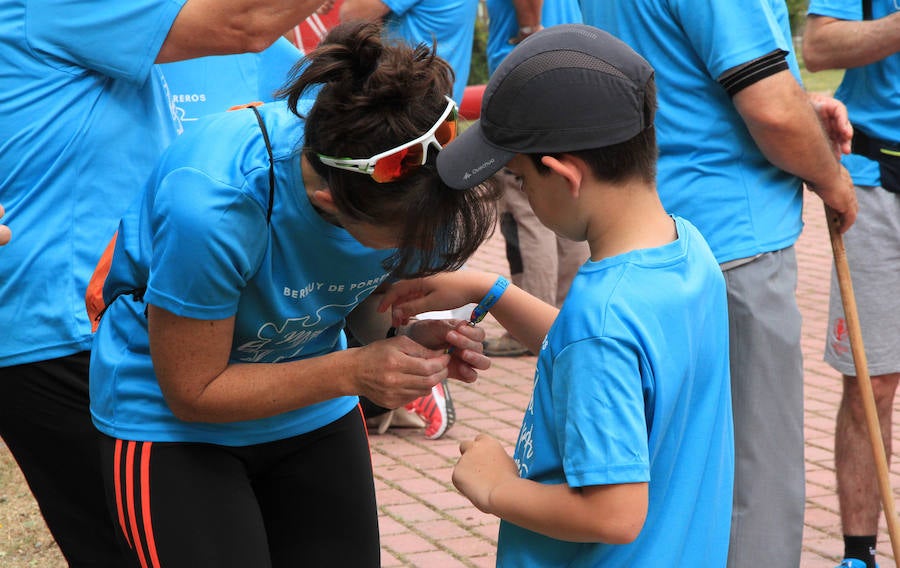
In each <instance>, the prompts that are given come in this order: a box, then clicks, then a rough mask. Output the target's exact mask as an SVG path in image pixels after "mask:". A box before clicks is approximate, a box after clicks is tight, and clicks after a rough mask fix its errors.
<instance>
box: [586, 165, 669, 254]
mask: <svg viewBox="0 0 900 568" xmlns="http://www.w3.org/2000/svg"><path fill="white" fill-rule="evenodd" d="M593 193H594V195H593V198H592V199H591V200H590V201H589V202H588V203H586V205H587V206H588V207H589V211H588V216H587V221H588V225H587V242H588V245H589V246H590V250H591V260H594V261H598V260H602V259H604V258H609V257H612V256H617V255H620V254H625V253H627V252H631V251H633V250H639V249H649V248H656V247H660V246H663V245H666V244H668V243H671V242H673V241H675V240H676V239H677V238H678V233H677V231H676V229H675V221H674V220H673V219H672V217H670V216H669V214H668V213H666V210H665V209H664V208H663V206H662V203H661V202H660V200H659V195H658V194H657V193H656V188H655V187H653V186H651V185H648V184H646V183H643V182H636V181H630V182H627V183H624V184H617V185H604V186H602V187H598V188H597V191H595V192H593Z"/></svg>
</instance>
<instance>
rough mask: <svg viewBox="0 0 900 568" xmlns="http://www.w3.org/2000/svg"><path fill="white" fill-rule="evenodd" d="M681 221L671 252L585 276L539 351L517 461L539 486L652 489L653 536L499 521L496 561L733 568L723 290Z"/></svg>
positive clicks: (617, 262)
mask: <svg viewBox="0 0 900 568" xmlns="http://www.w3.org/2000/svg"><path fill="white" fill-rule="evenodd" d="M676 221H677V228H678V235H679V239H678V240H677V241H675V242H673V243H670V244H668V245H665V246H662V247H658V248H653V249H644V250H638V251H632V252H629V253H626V254H623V255H619V256H616V257H612V258H607V259H604V260H601V261H599V262H591V261H588V262H587V263H586V264H585V265H584V266H583V267H582V268H581V270H580V271H579V273H578V275H577V276H576V278H575V280H574V281H573V282H572V286H571V288H570V291H569V295H568V297H567V298H566V300H565V303H564V304H563V306H562V308H561V310H560V313H559V316H558V317H557V319H556V321H555V322H554V324H553V326H552V328H551V329H550V331H549V333H548V335H547V338H546V339H545V341H544V344H543V345H542V347H541V351H540V353H539V357H538V363H537V368H536V372H535V380H534V391H533V394H532V400H531V403H530V404H529V406H528V409H527V411H526V413H525V417H524V419H523V422H522V428H521V431H520V435H519V439H518V443H517V445H516V449H515V453H514V459H515V461H516V463H517V464H518V467H519V472H520V475H521V476H522V477H524V478H527V479H531V480H534V481H537V482H540V483H545V484H560V483H567V484H568V485H569V486H571V487H586V486H593V485H609V484H620V483H635V482H649V484H650V503H649V510H648V514H647V519H646V522H645V524H644V527H643V530H642V532H641V533H640V535H639V536H638V538H637V539H636V540H635V541H634V542H633V543H631V544H627V545H608V544H600V543H597V544H590V543H571V542H564V541H560V540H556V539H553V538H549V537H545V536H542V535H539V534H537V533H533V532H530V531H528V530H525V529H523V528H521V527H518V526H516V525H514V524H512V523H508V522H501V525H500V539H499V544H498V551H497V565H498V566H501V567H504V568H506V567H510V568H512V567H521V566H540V567H541V568H550V567H557V566H559V567H562V566H567V567H569V566H574V567H593V566H604V567H622V568H625V567H634V566H724V565H725V559H726V555H727V550H728V539H729V533H730V519H731V495H732V478H733V475H734V442H733V431H732V426H731V424H732V417H731V389H730V378H729V370H728V321H727V307H726V298H725V282H724V279H723V277H722V273H721V270H720V269H719V267H718V265H717V263H716V262H715V259H714V258H713V256H712V253H711V252H710V250H709V247H708V246H707V244H706V243H705V241H704V240H703V238H702V237H701V236H700V234H699V232H698V231H697V230H696V229H695V228H694V227H693V226H692V225H690V224H689V223H687V222H686V221H684V220H681V219H677V218H676ZM685 511H693V513H692V514H690V515H687V514H684V512H685ZM597 514H598V515H603V514H605V513H604V511H598V512H597Z"/></svg>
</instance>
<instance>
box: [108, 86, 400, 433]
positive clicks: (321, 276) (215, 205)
mask: <svg viewBox="0 0 900 568" xmlns="http://www.w3.org/2000/svg"><path fill="white" fill-rule="evenodd" d="M260 112H261V113H262V115H263V117H264V119H265V122H266V127H267V130H268V132H269V136H270V137H271V140H272V144H273V152H274V155H275V173H276V191H275V202H274V203H275V204H274V210H273V214H272V219H271V224H270V225H267V224H266V207H267V203H268V195H269V185H268V157H267V155H266V149H265V145H264V143H263V140H262V135H261V132H260V129H259V126H258V125H257V122H256V118H255V117H254V115H253V113H252V111H250V110H239V111H233V112H229V113H222V114H217V115H211V116H210V117H209V119H208V120H207V119H205V120H203V121H200V122H198V123H197V127H196V128H195V129H194V130H192V131H189V132H187V133H185V134H184V135H183V136H181V137H180V138H179V139H178V140H176V141H175V142H174V143H173V144H172V146H171V147H170V148H169V151H168V152H167V153H166V155H165V156H164V159H163V161H162V162H161V166H160V168H159V169H158V171H157V172H156V174H155V175H154V176H153V178H152V179H151V182H150V185H149V187H148V190H147V193H146V195H145V196H144V198H143V199H142V200H141V201H140V202H139V203H137V204H136V207H135V208H134V209H132V210H131V211H129V214H128V215H127V216H126V217H125V218H124V219H123V221H122V224H121V226H120V231H119V239H120V240H119V241H118V242H117V250H116V256H115V258H114V260H113V267H112V269H111V271H110V275H109V279H108V281H107V289H108V290H114V289H120V290H127V289H129V288H134V287H135V284H136V283H138V284H139V283H141V282H146V283H147V291H146V295H145V300H146V302H147V303H150V304H153V305H155V306H158V307H161V308H163V309H166V310H168V311H170V312H172V313H174V314H176V315H180V316H184V317H189V318H196V319H210V320H212V319H221V318H226V317H230V316H234V317H235V332H234V341H233V348H232V352H231V360H232V361H233V362H246V363H279V362H285V361H292V360H296V359H303V358H307V357H313V356H316V355H321V354H325V353H329V352H332V351H336V350H340V349H343V348H344V347H345V345H346V341H345V338H344V335H343V331H342V329H343V324H344V317H345V316H346V314H347V313H348V312H349V311H350V310H352V309H353V307H355V306H356V305H357V304H358V303H359V302H360V301H362V300H363V299H364V298H365V297H366V296H368V294H370V293H371V292H372V290H374V289H375V288H376V287H377V286H378V284H380V283H381V282H383V281H384V280H385V279H386V274H385V271H384V269H383V268H382V265H381V263H382V261H383V260H384V259H385V258H386V257H387V256H388V255H389V254H390V253H391V252H393V251H376V250H373V249H369V248H366V247H364V246H363V245H361V244H360V243H358V242H357V241H356V240H354V239H353V238H352V237H351V236H350V234H349V233H347V232H346V231H345V230H343V229H341V228H339V227H336V226H334V225H331V224H329V223H327V222H326V221H324V220H323V219H322V218H321V217H320V216H319V215H318V214H317V213H316V212H315V211H314V210H313V208H312V206H311V205H310V203H309V200H308V198H307V196H306V192H305V189H304V186H303V182H302V179H301V172H300V167H299V164H300V162H299V153H298V152H299V148H300V147H301V146H302V138H303V123H302V121H301V120H300V119H298V118H297V117H296V116H294V115H293V114H292V113H291V112H290V111H289V110H288V109H287V107H286V105H285V104H284V103H282V102H276V103H271V104H267V105H264V106H263V107H260ZM147 275H149V278H148V277H147ZM144 308H145V305H144V304H142V303H137V302H135V301H133V299H132V298H131V297H130V296H124V297H121V298H119V299H118V300H116V301H115V302H113V303H112V305H111V306H110V308H109V309H108V311H107V313H106V314H105V315H104V316H103V320H102V321H101V324H100V328H99V330H98V332H97V340H96V346H95V349H94V352H93V358H92V362H91V394H92V401H91V402H92V404H91V410H92V413H93V417H94V421H95V424H96V425H97V427H98V428H99V429H100V430H102V431H103V432H105V433H107V434H109V435H110V436H114V437H119V438H125V439H138V440H150V441H196V442H210V443H218V444H224V445H247V444H256V443H262V442H267V441H271V440H276V439H282V438H286V437H289V436H294V435H297V434H302V433H305V432H308V431H311V430H314V429H316V428H319V427H321V426H323V425H325V424H328V423H330V422H332V421H333V420H335V419H337V418H339V417H340V416H343V415H344V414H346V413H347V412H349V411H350V410H351V409H352V408H353V407H354V406H355V405H356V404H357V398H356V397H342V398H338V399H333V400H329V401H326V402H322V403H319V404H316V405H312V406H309V407H306V408H302V409H299V410H295V411H292V412H288V413H285V414H281V415H278V416H274V417H271V418H266V419H262V420H252V421H245V422H235V423H228V424H197V423H185V422H181V421H179V420H178V419H176V418H175V417H174V416H173V415H172V414H171V412H170V411H169V409H168V406H167V405H166V403H165V400H164V399H163V397H162V393H161V392H160V389H159V384H158V382H157V380H156V378H155V376H154V374H153V368H152V362H151V360H150V357H149V351H148V345H147V343H148V338H147V321H146V317H145V316H144Z"/></svg>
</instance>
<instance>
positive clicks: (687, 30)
mask: <svg viewBox="0 0 900 568" xmlns="http://www.w3.org/2000/svg"><path fill="white" fill-rule="evenodd" d="M582 12H583V15H584V22H585V23H586V24H590V25H593V26H596V27H598V28H601V29H603V30H606V31H608V32H610V33H611V34H613V35H615V36H616V37H618V38H620V39H621V40H622V41H624V42H625V43H627V44H628V45H630V46H631V47H632V48H634V50H635V51H637V52H638V53H640V54H641V55H642V56H643V57H644V58H645V59H647V61H649V62H650V64H651V65H652V66H653V67H654V68H655V69H656V75H655V77H656V83H657V97H658V102H659V107H658V110H657V113H656V133H657V141H658V143H659V151H660V156H659V175H658V180H659V188H660V189H659V193H660V198H661V199H662V202H663V205H664V206H665V208H666V210H667V211H669V212H671V213H673V214H676V215H680V216H682V217H684V218H686V219H688V220H689V221H690V222H691V223H693V224H694V225H695V226H696V227H697V228H698V229H700V232H701V233H702V234H703V236H704V237H705V238H706V240H707V242H708V243H709V245H710V248H712V251H713V253H714V254H715V255H716V259H717V260H718V261H719V262H720V263H722V262H727V261H729V260H735V259H739V258H747V257H751V256H754V255H756V254H760V253H765V252H771V251H774V250H780V249H783V248H785V247H788V246H791V245H792V244H794V242H795V241H796V240H797V237H798V236H799V235H800V231H801V229H802V227H803V222H802V216H801V208H802V201H803V199H802V198H803V194H802V186H801V182H800V180H799V179H798V178H797V177H795V176H793V175H791V174H789V173H787V172H784V171H782V170H780V169H778V168H777V167H775V166H774V165H772V164H771V163H770V162H769V161H768V159H767V158H766V157H765V155H763V153H762V151H760V150H759V148H758V146H757V145H756V142H755V141H754V140H753V138H752V137H751V136H750V132H749V131H748V129H747V126H746V125H745V123H744V121H743V120H742V119H741V116H740V114H739V113H738V112H737V109H736V108H735V106H734V103H733V101H732V100H731V98H730V97H729V96H728V93H727V92H726V91H725V89H724V88H723V87H722V86H721V85H720V84H719V83H718V82H717V80H716V79H717V78H718V77H720V76H721V75H722V74H723V73H724V72H725V71H728V70H729V69H732V68H734V67H737V66H739V65H742V64H745V63H748V62H750V61H753V60H755V59H757V58H759V57H762V56H764V55H766V54H769V53H771V52H773V51H775V50H784V51H787V52H789V54H788V63H789V65H790V67H791V70H792V72H793V73H794V74H795V76H796V77H797V78H798V80H799V70H798V67H797V62H796V59H795V57H794V54H793V47H792V42H791V34H790V26H789V22H788V13H787V8H786V6H785V4H784V2H782V1H781V0H747V1H742V2H734V1H733V0H627V1H625V0H604V1H603V2H582Z"/></svg>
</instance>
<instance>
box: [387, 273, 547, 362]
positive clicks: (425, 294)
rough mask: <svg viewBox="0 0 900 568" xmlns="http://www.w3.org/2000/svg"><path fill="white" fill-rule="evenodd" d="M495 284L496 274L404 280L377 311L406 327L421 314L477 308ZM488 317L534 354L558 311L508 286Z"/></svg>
mask: <svg viewBox="0 0 900 568" xmlns="http://www.w3.org/2000/svg"><path fill="white" fill-rule="evenodd" d="M496 280H497V275H496V274H492V273H489V272H481V271H478V270H469V269H466V270H458V271H456V272H449V273H444V274H438V275H437V276H432V277H429V278H419V279H415V280H404V281H401V282H398V283H396V284H394V285H393V286H391V288H390V289H388V290H387V292H386V293H385V295H384V298H383V299H382V300H381V305H380V306H379V308H378V309H379V310H382V311H384V310H387V309H388V308H389V307H390V308H391V311H392V317H393V321H394V323H395V325H396V324H399V323H405V322H406V321H407V320H409V318H411V317H414V316H416V315H418V314H421V313H424V312H429V311H434V310H447V309H454V308H458V307H460V306H464V305H466V304H470V303H471V304H477V303H478V302H480V301H481V299H482V298H484V296H485V295H486V294H487V293H488V292H489V291H490V290H491V288H492V287H493V285H494V283H495V282H496ZM490 313H491V315H493V316H494V317H495V318H496V319H497V321H498V322H499V323H500V325H502V326H503V327H504V328H505V329H506V330H507V331H509V333H510V334H511V335H512V336H513V337H515V338H516V339H517V340H518V341H519V342H521V343H522V344H523V345H525V347H527V348H528V349H529V350H530V351H531V352H532V353H537V352H538V351H540V348H541V342H543V340H544V337H545V336H546V335H547V332H548V331H549V330H550V326H551V325H553V321H554V320H555V319H556V315H557V314H558V313H559V310H558V309H557V308H556V307H555V306H551V305H550V304H547V303H545V302H543V301H542V300H539V299H538V298H535V297H534V296H532V295H531V294H529V293H528V292H526V291H525V290H522V289H521V288H519V287H518V286H516V285H514V284H509V285H508V286H507V288H506V290H505V291H504V292H503V295H502V296H500V299H499V300H498V301H497V303H496V304H494V305H493V306H492V307H491V308H490Z"/></svg>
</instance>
